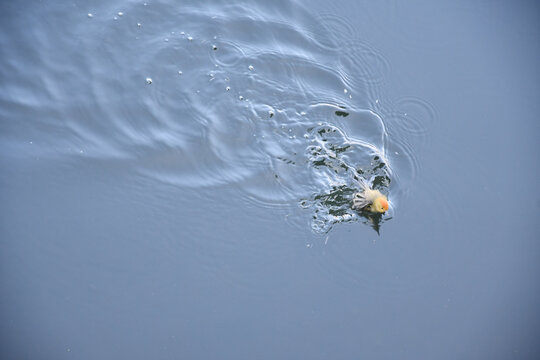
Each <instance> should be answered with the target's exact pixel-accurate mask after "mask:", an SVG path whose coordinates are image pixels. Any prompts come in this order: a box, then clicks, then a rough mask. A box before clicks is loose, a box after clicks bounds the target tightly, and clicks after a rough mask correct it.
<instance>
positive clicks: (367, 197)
mask: <svg viewBox="0 0 540 360" xmlns="http://www.w3.org/2000/svg"><path fill="white" fill-rule="evenodd" d="M360 185H361V187H362V191H360V192H357V193H355V194H354V195H353V205H352V208H353V210H367V211H370V212H372V213H379V214H382V213H384V212H386V211H388V199H387V198H386V196H384V195H383V194H382V193H381V192H380V191H379V190H375V189H371V188H370V187H369V185H367V184H366V183H365V182H363V181H361V182H360Z"/></svg>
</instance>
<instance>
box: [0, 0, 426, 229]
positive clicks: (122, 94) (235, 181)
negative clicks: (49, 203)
mask: <svg viewBox="0 0 540 360" xmlns="http://www.w3.org/2000/svg"><path fill="white" fill-rule="evenodd" d="M98 10H100V11H98ZM285 10H287V11H285ZM122 12H123V15H122V16H121V17H118V16H117V15H115V14H117V13H118V9H113V8H112V7H111V8H108V9H95V10H93V16H92V17H86V13H85V14H84V15H85V21H83V22H81V24H80V27H79V28H78V29H76V31H75V32H74V36H72V37H68V36H65V35H64V36H62V35H60V34H59V37H58V44H61V45H62V46H64V47H65V48H70V49H72V50H71V51H72V52H73V53H74V54H79V55H73V54H72V55H73V56H75V57H77V56H78V57H80V59H81V61H80V62H78V63H77V64H78V65H73V64H70V66H63V64H62V61H61V58H60V57H59V56H53V55H50V54H51V52H47V54H49V55H48V56H45V55H43V56H42V57H41V58H40V62H41V63H43V64H44V66H47V67H48V68H50V70H52V71H49V72H47V73H48V74H53V75H57V76H60V75H61V74H62V73H65V74H68V75H69V76H74V77H76V76H77V74H81V73H85V74H88V85H87V87H86V89H84V91H82V92H81V91H79V92H78V93H74V94H73V95H72V96H70V97H69V98H71V99H72V101H71V102H70V103H69V104H66V105H65V106H70V107H72V108H73V109H75V110H74V111H70V113H74V112H75V113H78V114H79V115H80V117H79V118H73V119H62V122H60V124H61V127H62V131H64V132H66V133H68V134H70V136H68V137H66V138H65V139H64V140H63V141H64V142H65V144H62V147H61V148H62V149H70V148H84V149H85V151H84V153H82V152H75V153H74V152H70V151H66V153H65V155H66V156H85V157H95V158H103V159H115V160H121V161H128V162H129V163H130V164H133V166H134V167H135V168H136V170H137V171H138V172H139V173H140V174H143V175H144V176H146V177H148V178H152V179H156V180H159V181H163V182H166V183H169V184H173V185H175V186H179V187H188V188H201V187H214V186H228V185H234V186H238V187H239V188H241V189H242V191H241V193H242V194H243V195H241V196H243V197H244V200H245V201H246V202H248V203H250V204H254V205H255V206H263V207H289V208H291V209H292V208H296V209H298V208H299V207H300V208H303V209H305V210H303V211H304V212H307V214H309V216H308V217H309V218H310V219H309V220H308V221H309V225H308V226H310V227H311V229H312V230H313V231H315V232H317V233H325V232H328V231H329V230H331V229H332V227H333V226H334V224H336V223H340V222H351V221H358V220H361V221H364V222H367V223H369V224H371V225H372V226H374V227H376V226H375V224H376V225H377V226H379V225H380V224H381V223H382V222H384V221H386V220H388V219H389V218H390V217H391V215H392V213H393V212H394V211H395V207H396V204H398V202H399V197H400V196H402V195H403V194H405V193H406V188H407V184H408V183H409V182H410V181H413V180H412V179H414V177H415V176H416V174H417V173H418V171H419V165H418V160H417V156H416V148H415V144H416V140H411V136H412V137H422V136H425V135H426V133H427V129H428V128H429V125H428V124H427V123H426V119H433V118H434V117H435V116H436V114H435V112H434V111H433V109H432V108H431V107H430V106H429V105H428V104H427V103H425V102H423V101H422V100H420V99H416V98H412V97H409V98H401V99H398V100H396V101H394V102H393V103H392V102H390V101H386V99H384V98H383V95H382V92H381V85H383V84H384V80H385V78H386V77H387V74H388V73H389V69H390V66H389V63H388V61H387V60H386V59H385V57H384V56H382V54H380V53H379V52H378V51H377V50H376V49H375V48H374V47H372V46H371V45H369V44H368V43H366V42H365V41H363V40H362V39H361V37H360V36H359V34H357V33H356V32H355V30H354V29H355V27H353V26H352V25H351V24H350V23H348V22H346V21H344V20H343V19H341V18H338V17H336V16H334V15H331V14H326V15H322V16H318V17H314V16H312V15H311V14H310V12H309V11H308V10H306V9H305V8H303V7H301V6H299V5H296V4H293V3H290V2H287V1H284V2H282V3H280V4H279V5H276V6H274V5H272V4H266V5H259V7H258V8H254V7H253V6H248V5H246V6H239V5H228V4H227V3H221V4H220V3H218V2H212V3H206V4H199V3H197V2H187V3H186V4H184V5H182V6H176V5H173V4H165V3H159V2H157V3H152V4H151V6H140V4H131V6H126V8H124V9H122ZM109 15H110V16H109ZM114 16H116V19H114ZM164 29H165V30H166V31H164ZM90 30H91V32H93V33H95V34H98V35H99V36H93V37H85V36H84V34H85V33H86V32H89V31H90ZM74 39H76V40H74ZM80 54H88V55H89V56H86V57H85V56H83V55H80ZM70 56H71V55H70ZM11 66H13V67H15V68H16V64H11ZM77 66H79V67H77ZM148 78H151V79H152V81H147V80H146V79H148ZM40 81H41V82H43V84H44V88H45V89H46V91H45V93H44V94H45V95H43V96H47V97H49V98H50V100H51V101H50V102H55V101H57V100H60V99H65V98H66V96H65V95H66V93H69V92H70V89H71V88H74V89H75V88H80V87H77V84H76V83H73V84H72V83H70V80H69V78H67V79H66V81H65V83H60V82H59V81H58V79H56V78H54V77H48V76H44V78H42V79H40ZM15 89H16V88H15V85H14V87H13V88H12V90H15ZM11 93H14V92H13V91H12V92H11ZM379 100H380V102H379ZM2 101H4V102H5V101H12V102H17V101H18V102H20V105H21V106H25V105H28V104H27V103H28V102H29V101H32V97H31V96H30V97H29V96H19V97H17V99H9V100H8V99H6V98H5V97H4V98H3V99H2ZM25 102H26V103H25ZM39 102H41V103H44V101H42V100H40V101H39ZM381 103H384V105H381ZM51 111H52V110H51ZM53 117H54V114H53V115H51V117H50V119H52V118H53ZM41 121H42V123H41V124H40V125H39V126H44V124H46V122H47V120H46V118H44V119H43V120H41ZM52 123H54V124H56V125H55V126H59V125H58V124H59V122H58V121H51V124H52ZM36 126H38V125H36ZM361 178H363V179H367V180H371V181H373V183H374V185H375V186H376V187H378V188H380V189H381V190H382V191H383V192H385V193H389V195H390V199H391V204H392V208H391V210H390V212H389V213H388V214H387V215H385V216H383V217H382V218H381V217H379V218H377V219H374V218H370V217H367V215H366V214H359V213H357V212H355V211H352V210H351V209H350V200H351V197H352V194H353V193H354V192H355V191H357V190H358V188H359V185H358V181H359V180H360V179H361ZM297 218H298V221H301V222H304V221H306V219H305V218H304V217H302V216H297ZM288 221H290V222H291V223H295V220H291V219H288ZM304 226H305V225H304ZM376 230H378V228H377V229H376Z"/></svg>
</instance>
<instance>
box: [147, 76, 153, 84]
mask: <svg viewBox="0 0 540 360" xmlns="http://www.w3.org/2000/svg"><path fill="white" fill-rule="evenodd" d="M146 83H147V84H148V85H150V84H151V83H152V78H149V77H147V78H146Z"/></svg>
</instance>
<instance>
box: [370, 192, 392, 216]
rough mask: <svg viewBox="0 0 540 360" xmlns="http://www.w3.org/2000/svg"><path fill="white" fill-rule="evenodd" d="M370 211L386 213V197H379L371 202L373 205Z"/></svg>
mask: <svg viewBox="0 0 540 360" xmlns="http://www.w3.org/2000/svg"><path fill="white" fill-rule="evenodd" d="M371 209H372V210H373V212H378V213H384V212H386V211H388V200H386V196H379V197H378V198H376V199H375V200H374V201H373V205H372V206H371Z"/></svg>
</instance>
